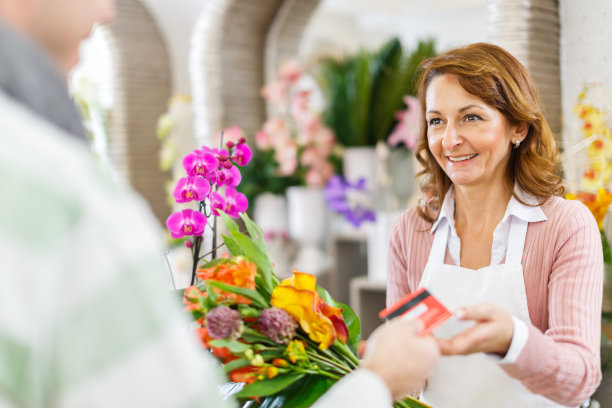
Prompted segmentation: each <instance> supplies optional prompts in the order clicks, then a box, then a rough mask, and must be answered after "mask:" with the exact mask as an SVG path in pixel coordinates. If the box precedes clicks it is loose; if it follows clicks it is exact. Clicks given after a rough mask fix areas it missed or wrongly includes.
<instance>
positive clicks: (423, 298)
mask: <svg viewBox="0 0 612 408" xmlns="http://www.w3.org/2000/svg"><path fill="white" fill-rule="evenodd" d="M398 316H402V318H404V319H409V320H414V319H418V320H420V321H421V322H423V330H422V331H421V333H420V334H421V335H427V334H429V333H431V332H432V331H433V330H434V329H435V328H436V327H438V326H439V325H441V324H442V323H444V322H445V321H446V319H448V318H449V317H451V316H452V313H451V312H450V311H449V310H448V309H447V308H446V307H445V306H444V305H443V304H442V303H440V301H439V300H438V299H436V298H435V297H434V296H433V295H432V294H431V293H429V292H428V291H427V289H425V288H421V289H419V290H417V291H415V292H412V293H409V294H407V295H406V296H404V297H403V298H401V299H400V300H399V301H398V302H397V303H396V304H394V305H393V306H391V307H388V308H386V309H384V310H381V311H380V313H379V314H378V317H380V318H381V319H387V320H390V319H393V318H394V317H398Z"/></svg>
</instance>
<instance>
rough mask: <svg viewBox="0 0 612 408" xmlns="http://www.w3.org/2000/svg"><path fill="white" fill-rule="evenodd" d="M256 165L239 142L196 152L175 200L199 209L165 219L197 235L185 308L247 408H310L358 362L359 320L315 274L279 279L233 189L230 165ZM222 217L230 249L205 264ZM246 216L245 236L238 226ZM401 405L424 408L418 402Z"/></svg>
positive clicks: (178, 234) (176, 230) (181, 232)
mask: <svg viewBox="0 0 612 408" xmlns="http://www.w3.org/2000/svg"><path fill="white" fill-rule="evenodd" d="M249 159H250V150H249V148H248V146H246V144H245V143H243V141H240V142H239V143H238V144H235V143H232V142H230V145H229V146H228V149H209V148H202V149H198V150H196V151H194V152H193V153H190V154H189V155H187V157H185V159H184V161H183V164H184V167H185V169H186V171H187V173H188V175H189V177H187V178H185V179H184V180H183V179H181V180H180V181H179V184H178V185H177V187H176V190H175V194H174V195H175V198H177V201H181V202H182V201H188V202H190V201H195V202H196V203H198V207H199V210H198V209H196V210H193V209H184V210H181V211H178V212H176V213H174V214H172V215H171V216H170V217H169V218H168V222H167V225H168V227H169V229H170V231H171V234H172V236H173V237H175V238H183V239H184V238H185V236H187V237H189V238H192V239H193V242H192V241H187V242H188V243H189V244H188V246H189V247H191V248H192V251H193V260H194V268H193V270H194V272H195V273H194V279H193V282H192V286H189V287H188V288H187V289H186V290H185V291H184V296H183V302H184V304H185V306H186V310H188V311H189V312H191V313H192V315H193V318H194V319H195V322H196V323H195V326H196V330H197V333H198V335H199V337H200V338H201V339H202V342H203V344H204V346H205V347H207V348H209V349H210V350H211V351H212V353H214V355H215V356H216V357H217V358H218V359H219V361H220V362H221V364H222V365H223V368H224V370H225V372H226V373H227V374H228V376H229V379H230V380H231V381H233V382H236V383H242V384H244V386H243V388H242V389H241V390H240V391H239V392H238V393H237V394H236V395H235V396H236V398H238V399H239V401H240V402H241V403H243V404H244V406H247V407H280V406H282V407H309V406H310V405H312V404H313V403H314V402H315V401H316V400H317V399H318V398H319V397H320V396H321V395H322V394H323V393H325V392H326V391H327V390H328V389H329V388H330V387H331V386H332V385H333V384H334V383H335V382H336V381H338V380H339V379H340V378H342V377H343V376H344V375H346V374H348V373H350V372H351V371H352V370H354V369H355V368H356V367H357V366H358V365H359V360H358V358H357V355H356V349H357V345H358V343H359V341H360V340H361V335H360V323H359V319H358V318H357V316H356V315H355V313H354V312H353V311H352V310H351V309H350V308H349V307H348V306H346V305H343V304H340V303H337V302H335V301H334V300H333V299H332V297H331V296H330V295H329V294H328V293H327V292H326V291H325V290H324V289H323V288H321V287H318V286H317V285H316V278H315V277H314V276H312V275H309V274H306V273H301V272H298V271H293V276H292V277H291V278H288V279H285V280H283V281H282V282H281V281H279V279H278V278H277V276H276V275H275V273H274V265H273V264H272V262H271V260H270V259H269V257H268V252H267V249H266V244H265V239H264V235H263V232H262V230H261V229H260V228H259V226H258V225H256V224H255V223H254V222H253V221H251V220H250V219H249V217H248V216H247V215H246V214H245V213H244V211H245V210H246V206H247V205H248V204H247V203H246V199H245V198H244V197H243V196H240V193H237V192H236V191H235V187H236V185H237V184H238V183H239V180H238V178H239V174H240V173H239V172H238V173H236V172H235V171H233V170H231V169H233V168H235V166H234V164H238V165H240V164H245V163H246V162H248V160H249ZM219 187H222V188H224V190H225V195H223V194H222V193H221V192H219V191H216V190H217V188H219ZM217 215H218V216H220V217H222V219H223V221H224V223H225V227H226V230H227V234H225V235H223V241H224V244H225V246H226V248H227V250H228V251H229V253H228V254H225V255H224V256H221V257H218V258H217V257H215V256H213V257H212V259H211V260H210V261H203V260H202V258H201V257H200V245H201V242H202V234H203V232H204V228H205V226H206V219H207V217H214V216H217ZM238 217H240V218H241V220H242V223H243V225H244V230H241V229H240V227H239V225H238V223H237V222H236V221H234V218H238ZM395 406H396V407H426V405H424V404H422V403H420V402H419V401H417V400H415V399H412V398H407V399H405V400H402V401H398V402H396V403H395Z"/></svg>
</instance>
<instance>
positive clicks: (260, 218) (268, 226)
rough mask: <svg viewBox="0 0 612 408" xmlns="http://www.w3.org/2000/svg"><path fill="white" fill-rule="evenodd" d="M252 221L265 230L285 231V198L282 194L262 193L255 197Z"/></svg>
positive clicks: (272, 231) (273, 231)
mask: <svg viewBox="0 0 612 408" xmlns="http://www.w3.org/2000/svg"><path fill="white" fill-rule="evenodd" d="M253 218H254V221H255V222H256V223H257V225H259V227H260V228H261V229H262V230H263V231H264V233H266V232H271V233H286V232H287V200H286V198H285V196H284V195H282V194H272V193H263V194H260V195H258V196H257V198H256V199H255V210H254V212H253Z"/></svg>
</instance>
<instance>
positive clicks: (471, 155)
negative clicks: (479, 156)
mask: <svg viewBox="0 0 612 408" xmlns="http://www.w3.org/2000/svg"><path fill="white" fill-rule="evenodd" d="M472 157H476V155H475V154H470V155H469V156H461V157H449V158H448V160H450V161H452V162H461V161H464V160H469V159H471V158H472Z"/></svg>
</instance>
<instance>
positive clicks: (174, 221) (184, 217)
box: [166, 209, 206, 238]
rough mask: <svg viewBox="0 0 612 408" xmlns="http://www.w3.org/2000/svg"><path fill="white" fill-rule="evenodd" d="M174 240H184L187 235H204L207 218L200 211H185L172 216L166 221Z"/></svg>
mask: <svg viewBox="0 0 612 408" xmlns="http://www.w3.org/2000/svg"><path fill="white" fill-rule="evenodd" d="M166 226H167V227H168V229H169V230H170V235H171V236H172V238H183V237H184V236H186V235H195V236H199V235H202V234H203V233H204V227H205V226H206V217H205V216H204V214H202V213H201V212H199V211H193V210H191V209H185V210H181V211H177V212H175V213H173V214H171V215H170V216H169V217H168V220H166Z"/></svg>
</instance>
